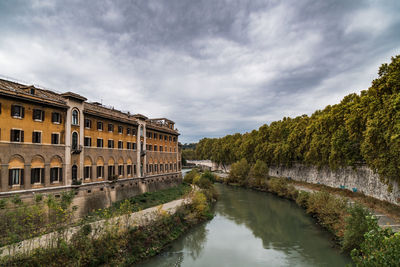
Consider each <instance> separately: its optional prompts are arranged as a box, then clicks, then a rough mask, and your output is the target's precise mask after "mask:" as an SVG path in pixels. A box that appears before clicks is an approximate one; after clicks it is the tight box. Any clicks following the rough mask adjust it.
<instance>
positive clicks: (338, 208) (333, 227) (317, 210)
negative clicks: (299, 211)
mask: <svg viewBox="0 0 400 267" xmlns="http://www.w3.org/2000/svg"><path fill="white" fill-rule="evenodd" d="M307 203H308V207H307V212H308V213H311V214H314V215H315V217H317V218H318V221H319V222H320V224H321V225H322V226H324V227H325V228H327V229H328V230H329V231H331V232H332V233H333V234H335V235H336V236H339V237H341V236H343V229H344V224H345V222H344V218H345V215H346V210H347V201H346V200H345V199H344V198H340V197H335V196H333V195H331V194H329V193H328V192H314V193H312V194H310V196H309V198H308V201H307Z"/></svg>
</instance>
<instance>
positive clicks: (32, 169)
mask: <svg viewBox="0 0 400 267" xmlns="http://www.w3.org/2000/svg"><path fill="white" fill-rule="evenodd" d="M33 183H34V181H33V169H31V184H33Z"/></svg>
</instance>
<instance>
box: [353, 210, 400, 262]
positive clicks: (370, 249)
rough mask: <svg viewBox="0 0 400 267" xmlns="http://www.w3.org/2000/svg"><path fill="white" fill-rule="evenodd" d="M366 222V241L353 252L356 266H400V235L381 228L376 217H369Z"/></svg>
mask: <svg viewBox="0 0 400 267" xmlns="http://www.w3.org/2000/svg"><path fill="white" fill-rule="evenodd" d="M366 221H367V226H368V231H367V232H366V233H365V235H364V241H363V242H362V243H361V245H360V248H359V249H354V250H353V251H352V252H351V257H352V259H353V261H354V263H355V264H356V266H371V267H372V266H399V259H400V233H395V234H393V232H392V231H391V229H382V228H380V227H379V225H378V222H377V219H376V218H375V217H374V216H367V217H366Z"/></svg>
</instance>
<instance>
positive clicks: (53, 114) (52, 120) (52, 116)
mask: <svg viewBox="0 0 400 267" xmlns="http://www.w3.org/2000/svg"><path fill="white" fill-rule="evenodd" d="M55 116H56V114H55V113H54V112H53V113H51V122H54V121H55Z"/></svg>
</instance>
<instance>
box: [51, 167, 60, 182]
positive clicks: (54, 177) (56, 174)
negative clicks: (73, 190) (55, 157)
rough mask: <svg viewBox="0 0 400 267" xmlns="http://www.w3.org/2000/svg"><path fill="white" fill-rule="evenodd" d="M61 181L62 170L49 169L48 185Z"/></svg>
mask: <svg viewBox="0 0 400 267" xmlns="http://www.w3.org/2000/svg"><path fill="white" fill-rule="evenodd" d="M61 181H62V168H59V167H56V168H50V183H55V182H61Z"/></svg>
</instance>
